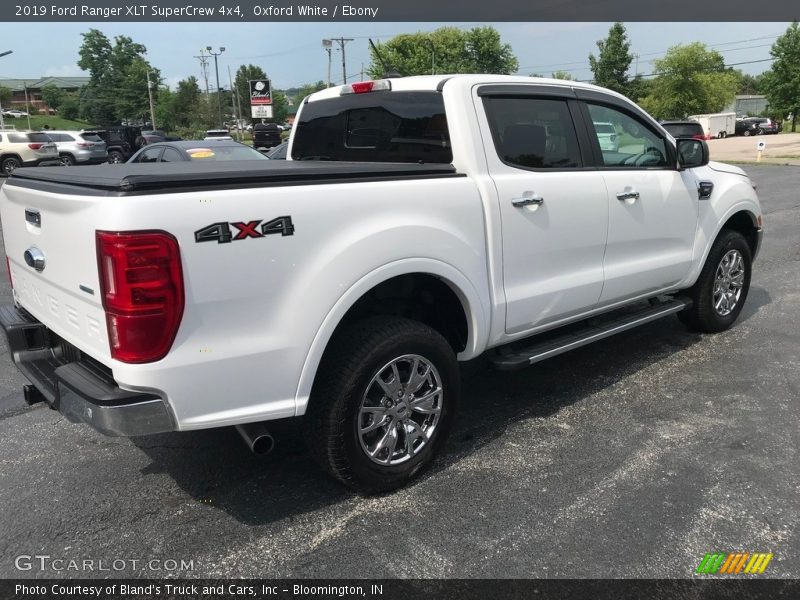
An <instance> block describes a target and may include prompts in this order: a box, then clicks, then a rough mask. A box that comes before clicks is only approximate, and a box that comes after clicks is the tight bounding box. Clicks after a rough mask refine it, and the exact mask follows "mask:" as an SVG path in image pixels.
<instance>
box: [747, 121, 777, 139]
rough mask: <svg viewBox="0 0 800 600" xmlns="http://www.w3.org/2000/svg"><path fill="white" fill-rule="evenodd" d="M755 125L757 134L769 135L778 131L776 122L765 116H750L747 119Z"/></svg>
mask: <svg viewBox="0 0 800 600" xmlns="http://www.w3.org/2000/svg"><path fill="white" fill-rule="evenodd" d="M749 120H750V121H752V122H753V124H754V125H755V126H756V134H757V135H771V134H776V133H780V128H779V127H778V124H777V123H776V122H775V121H773V120H772V119H768V118H766V117H752V118H751V119H749Z"/></svg>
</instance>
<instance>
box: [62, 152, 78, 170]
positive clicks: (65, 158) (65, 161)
mask: <svg viewBox="0 0 800 600" xmlns="http://www.w3.org/2000/svg"><path fill="white" fill-rule="evenodd" d="M59 160H60V161H61V164H62V165H64V166H65V167H71V166H72V165H74V164H75V159H74V158H72V157H71V156H70V155H69V154H62V155H61V156H60V157H59Z"/></svg>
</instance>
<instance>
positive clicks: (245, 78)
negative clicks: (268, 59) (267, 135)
mask: <svg viewBox="0 0 800 600" xmlns="http://www.w3.org/2000/svg"><path fill="white" fill-rule="evenodd" d="M252 79H267V73H266V72H265V71H264V69H262V68H261V67H259V66H257V65H242V66H240V67H239V68H238V69H236V77H235V79H234V80H233V87H234V88H235V89H236V92H237V94H239V99H240V100H241V103H242V113H243V114H244V115H246V116H249V115H250V80H252ZM272 93H273V95H274V93H275V90H272Z"/></svg>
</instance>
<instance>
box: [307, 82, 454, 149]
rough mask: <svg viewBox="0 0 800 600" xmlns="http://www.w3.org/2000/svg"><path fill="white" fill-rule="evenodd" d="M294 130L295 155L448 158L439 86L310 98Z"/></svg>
mask: <svg viewBox="0 0 800 600" xmlns="http://www.w3.org/2000/svg"><path fill="white" fill-rule="evenodd" d="M294 135H295V138H294V143H293V145H292V158H293V159H294V160H336V161H363V162H412V163H417V162H421V163H450V162H452V160H453V151H452V149H451V147H450V133H449V131H448V129H447V118H446V116H445V111H444V101H443V100H442V95H441V94H440V93H438V92H383V91H382V92H373V93H366V94H348V95H345V96H340V97H338V98H327V99H325V100H317V101H315V102H309V103H308V104H306V105H305V106H303V110H302V111H301V113H300V119H299V121H298V124H297V128H296V130H295V134H294Z"/></svg>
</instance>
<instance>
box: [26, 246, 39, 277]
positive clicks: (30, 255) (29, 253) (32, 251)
mask: <svg viewBox="0 0 800 600" xmlns="http://www.w3.org/2000/svg"><path fill="white" fill-rule="evenodd" d="M23 257H24V258H25V264H26V265H28V266H29V267H31V268H33V269H35V270H36V271H38V272H39V273H41V272H42V271H44V253H43V252H42V251H41V250H39V249H38V248H37V247H36V246H31V247H30V248H28V249H27V250H25V254H24V255H23Z"/></svg>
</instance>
